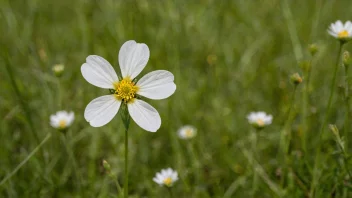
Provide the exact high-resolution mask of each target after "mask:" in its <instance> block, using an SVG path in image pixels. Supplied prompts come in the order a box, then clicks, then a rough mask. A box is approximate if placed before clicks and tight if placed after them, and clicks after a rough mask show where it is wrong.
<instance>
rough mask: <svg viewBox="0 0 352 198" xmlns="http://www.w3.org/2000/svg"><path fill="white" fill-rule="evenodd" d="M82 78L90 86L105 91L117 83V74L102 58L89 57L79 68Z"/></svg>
mask: <svg viewBox="0 0 352 198" xmlns="http://www.w3.org/2000/svg"><path fill="white" fill-rule="evenodd" d="M81 72H82V75H83V77H84V78H85V79H86V80H87V81H88V82H89V83H90V84H92V85H95V86H97V87H101V88H105V89H113V88H114V86H113V83H114V82H118V81H119V79H118V78H117V74H116V72H115V70H114V68H113V67H112V66H111V65H110V63H109V62H108V61H107V60H105V59H104V58H102V57H100V56H96V55H90V56H88V57H87V59H86V63H84V64H83V65H82V67H81Z"/></svg>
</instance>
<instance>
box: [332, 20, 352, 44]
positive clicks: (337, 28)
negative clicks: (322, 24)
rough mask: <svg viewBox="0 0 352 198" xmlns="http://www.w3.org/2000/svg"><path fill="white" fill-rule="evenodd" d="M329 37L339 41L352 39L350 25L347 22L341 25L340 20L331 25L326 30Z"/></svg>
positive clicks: (351, 24)
mask: <svg viewBox="0 0 352 198" xmlns="http://www.w3.org/2000/svg"><path fill="white" fill-rule="evenodd" d="M328 32H329V34H330V35H331V36H333V37H335V38H337V39H339V40H344V41H346V40H349V39H350V38H351V37H352V23H351V21H347V22H346V23H345V24H343V23H342V22H341V21H340V20H339V21H336V22H335V23H332V24H331V25H330V27H329V29H328Z"/></svg>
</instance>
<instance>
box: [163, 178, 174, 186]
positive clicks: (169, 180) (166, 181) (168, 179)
mask: <svg viewBox="0 0 352 198" xmlns="http://www.w3.org/2000/svg"><path fill="white" fill-rule="evenodd" d="M163 182H164V184H165V185H166V186H171V183H172V179H171V177H168V178H166V179H164V181H163Z"/></svg>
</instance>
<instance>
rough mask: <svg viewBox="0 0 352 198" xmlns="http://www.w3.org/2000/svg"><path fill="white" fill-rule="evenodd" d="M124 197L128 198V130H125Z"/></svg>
mask: <svg viewBox="0 0 352 198" xmlns="http://www.w3.org/2000/svg"><path fill="white" fill-rule="evenodd" d="M124 197H125V198H127V197H128V129H126V130H125V185H124Z"/></svg>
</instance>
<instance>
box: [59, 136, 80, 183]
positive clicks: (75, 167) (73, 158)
mask: <svg viewBox="0 0 352 198" xmlns="http://www.w3.org/2000/svg"><path fill="white" fill-rule="evenodd" d="M67 133H68V131H66V134H67ZM61 138H62V143H63V144H64V146H65V149H66V152H67V154H68V156H69V158H71V161H72V166H73V171H74V172H75V175H76V179H77V183H78V189H79V190H81V176H80V174H79V171H78V166H77V162H76V158H75V156H74V153H73V150H72V148H71V146H70V145H69V143H68V141H67V138H66V135H65V134H64V133H61Z"/></svg>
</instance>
